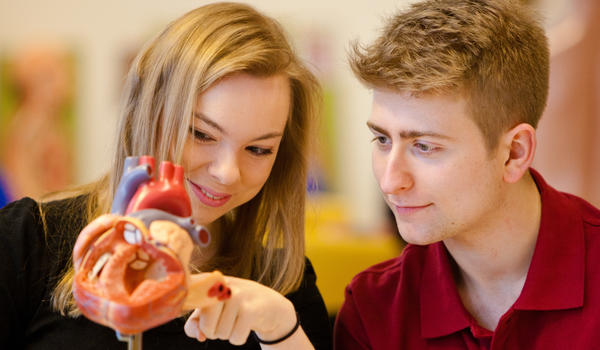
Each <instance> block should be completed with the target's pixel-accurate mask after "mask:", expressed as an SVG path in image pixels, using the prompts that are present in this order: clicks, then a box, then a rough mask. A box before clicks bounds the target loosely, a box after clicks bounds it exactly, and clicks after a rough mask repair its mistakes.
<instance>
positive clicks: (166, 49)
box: [0, 3, 331, 349]
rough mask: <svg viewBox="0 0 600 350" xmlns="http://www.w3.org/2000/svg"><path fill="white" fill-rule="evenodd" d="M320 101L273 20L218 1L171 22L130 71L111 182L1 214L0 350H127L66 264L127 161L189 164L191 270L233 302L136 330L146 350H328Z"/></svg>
mask: <svg viewBox="0 0 600 350" xmlns="http://www.w3.org/2000/svg"><path fill="white" fill-rule="evenodd" d="M318 102H319V86H318V83H317V82H316V80H315V78H314V76H313V75H312V74H311V73H310V72H309V71H308V70H307V69H306V67H305V66H304V65H303V64H302V63H301V62H300V61H299V60H298V58H297V57H296V56H295V55H294V53H293V52H292V49H291V48H290V46H289V44H288V42H287V40H286V38H285V37H284V35H283V32H282V29H281V28H280V26H279V25H278V24H277V23H276V22H275V21H274V20H273V19H271V18H268V17H266V16H264V15H262V14H260V13H258V12H257V11H255V10H254V9H252V8H251V7H249V6H247V5H241V4H235V3H218V4H210V5H206V6H203V7H201V8H198V9H196V10H193V11H191V12H189V13H187V14H185V15H184V16H182V17H181V18H179V19H177V20H176V21H174V22H172V23H171V24H170V25H169V26H168V27H167V28H166V29H165V30H164V31H163V32H162V33H161V34H160V35H158V36H157V37H156V38H154V39H153V40H151V41H150V42H149V43H148V44H147V45H146V46H145V47H144V48H143V49H142V50H141V52H140V53H139V55H138V56H137V58H136V59H135V61H134V62H133V65H132V67H131V70H130V72H129V75H128V78H127V83H126V86H125V92H124V96H123V106H122V115H121V118H120V124H119V128H118V134H117V140H116V153H115V155H114V163H113V165H112V167H111V169H110V171H109V173H108V174H106V175H105V176H104V177H102V178H101V179H100V180H99V181H97V182H95V183H92V184H90V185H88V186H85V187H84V188H80V189H78V190H77V192H76V193H74V194H73V195H71V196H70V197H69V198H66V199H62V200H55V201H51V202H49V201H46V202H42V203H36V202H34V201H33V200H31V199H27V198H25V199H22V200H20V201H17V202H14V203H12V204H10V205H8V206H7V207H5V208H4V209H2V211H0V247H1V249H2V250H3V252H4V253H3V254H1V255H0V315H2V316H0V343H2V344H11V345H14V346H15V347H27V348H31V349H38V348H39V349H42V348H43V349H48V348H59V347H60V348H75V347H76V348H78V349H86V348H90V349H92V348H93V349H99V348H111V349H112V348H115V347H118V346H120V347H124V344H123V343H119V341H118V340H117V339H116V337H115V333H114V331H112V330H111V329H110V328H107V327H103V326H100V325H97V324H95V323H93V322H91V321H89V320H87V319H86V318H85V317H83V316H81V312H80V311H79V310H78V308H77V305H76V303H75V302H74V299H73V294H72V283H73V265H72V262H71V261H72V259H71V254H72V250H73V245H74V242H75V240H76V238H77V235H78V233H79V232H80V231H81V230H82V229H83V228H84V227H85V226H86V225H88V224H93V223H94V222H95V221H97V220H101V219H102V218H99V217H100V216H101V215H102V214H105V213H108V212H109V211H110V207H111V204H112V199H113V196H114V194H115V189H116V187H117V185H118V184H119V181H120V179H121V175H122V173H123V163H124V160H125V158H126V157H127V156H140V155H151V156H153V157H154V158H155V159H156V164H159V163H160V162H161V161H163V160H168V161H171V162H173V163H177V164H182V165H183V166H184V169H185V180H186V188H187V189H188V194H189V197H190V199H191V202H192V212H193V215H192V216H193V218H194V220H195V221H196V222H198V223H200V224H203V225H205V226H207V227H208V228H209V229H210V231H211V234H212V239H213V241H212V243H211V245H210V246H209V247H208V248H195V252H194V254H193V256H192V262H191V265H192V268H195V271H211V270H213V269H219V270H220V271H222V272H223V273H224V274H226V275H227V276H226V282H227V284H228V285H229V287H230V288H231V290H232V297H231V298H230V299H227V300H225V301H222V302H220V303H217V304H215V305H213V306H211V307H209V308H205V309H201V310H195V311H194V312H193V313H192V314H191V316H188V317H187V320H186V318H185V317H182V318H179V319H175V320H173V321H171V322H169V323H167V324H164V325H162V326H159V327H157V328H153V329H151V330H149V331H147V332H145V333H144V335H143V345H144V349H153V348H157V349H158V348H178V349H182V348H199V347H200V348H201V346H202V344H204V345H205V346H206V347H207V348H211V349H212V348H217V349H220V348H230V347H232V346H233V345H232V344H235V345H241V344H244V347H243V348H247V349H255V348H256V349H258V348H260V347H263V348H267V347H268V348H272V349H288V348H289V349H303V348H312V347H313V346H314V347H315V348H329V347H330V344H331V334H330V331H329V322H328V317H327V312H326V309H325V306H324V303H323V300H322V298H321V296H320V294H319V291H318V289H317V287H316V285H315V280H316V277H315V274H314V270H313V269H312V267H311V265H310V263H309V262H308V260H306V258H305V257H304V226H303V223H304V215H303V213H304V200H305V198H304V197H305V186H306V176H307V170H306V166H307V165H306V164H307V162H306V156H307V148H308V143H309V140H310V138H311V134H310V131H311V126H312V121H313V119H314V117H315V116H316V113H317V109H318ZM104 218H105V217H104ZM193 271H194V270H193ZM298 322H299V324H300V326H299V327H296V326H297V323H298ZM251 331H252V332H253V333H254V335H253V336H249V335H250V332H251ZM186 335H188V336H186ZM199 341H201V342H203V343H199ZM271 342H274V344H268V343H271Z"/></svg>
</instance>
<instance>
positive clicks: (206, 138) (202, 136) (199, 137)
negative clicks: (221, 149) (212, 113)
mask: <svg viewBox="0 0 600 350" xmlns="http://www.w3.org/2000/svg"><path fill="white" fill-rule="evenodd" d="M190 134H192V135H194V138H195V139H196V140H198V141H203V142H206V141H212V140H213V138H212V137H210V136H208V134H206V133H203V132H202V131H200V130H196V129H194V128H191V127H190Z"/></svg>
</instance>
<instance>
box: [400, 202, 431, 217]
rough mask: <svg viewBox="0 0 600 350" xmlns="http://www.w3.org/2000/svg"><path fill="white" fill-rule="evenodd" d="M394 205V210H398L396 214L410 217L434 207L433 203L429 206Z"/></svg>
mask: <svg viewBox="0 0 600 350" xmlns="http://www.w3.org/2000/svg"><path fill="white" fill-rule="evenodd" d="M392 205H393V206H394V208H395V209H396V212H397V213H398V214H402V215H410V214H414V213H417V212H419V211H421V210H423V209H426V208H428V207H430V206H432V205H433V203H429V204H425V205H398V204H395V203H392Z"/></svg>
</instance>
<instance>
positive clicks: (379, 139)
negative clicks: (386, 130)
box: [371, 136, 388, 145]
mask: <svg viewBox="0 0 600 350" xmlns="http://www.w3.org/2000/svg"><path fill="white" fill-rule="evenodd" d="M371 142H377V143H379V144H381V145H385V144H386V143H387V142H388V138H387V137H385V136H375V137H374V138H373V140H371Z"/></svg>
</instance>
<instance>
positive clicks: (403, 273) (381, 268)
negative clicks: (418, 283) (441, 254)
mask: <svg viewBox="0 0 600 350" xmlns="http://www.w3.org/2000/svg"><path fill="white" fill-rule="evenodd" d="M428 249H431V246H417V245H412V244H408V245H407V246H406V247H404V249H403V250H402V254H401V255H400V256H398V257H395V258H392V259H389V260H386V261H382V262H380V263H377V264H375V265H373V266H371V267H369V268H367V269H365V270H363V271H361V272H359V273H358V274H357V275H356V276H354V278H353V279H352V281H351V282H350V284H349V285H348V288H349V289H351V290H353V289H361V290H369V289H377V290H381V289H382V288H387V287H390V288H394V289H396V288H401V287H402V286H403V281H406V280H407V279H410V280H412V279H414V278H415V276H416V275H419V276H420V274H421V269H422V267H423V261H424V260H425V259H426V255H427V250H428Z"/></svg>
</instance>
